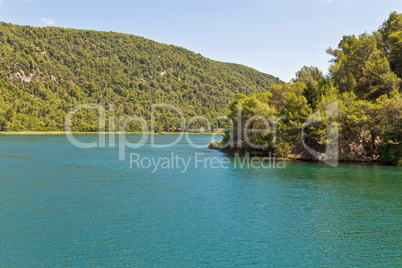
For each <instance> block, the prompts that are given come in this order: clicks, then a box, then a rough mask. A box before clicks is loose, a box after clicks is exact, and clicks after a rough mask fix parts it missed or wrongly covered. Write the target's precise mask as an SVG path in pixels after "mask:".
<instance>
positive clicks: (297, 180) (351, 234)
mask: <svg viewBox="0 0 402 268" xmlns="http://www.w3.org/2000/svg"><path fill="white" fill-rule="evenodd" d="M176 137H177V136H170V135H163V136H156V137H155V138H156V142H157V143H158V144H166V143H168V142H169V141H172V140H174V139H176ZM79 139H80V140H81V141H86V142H90V141H94V140H96V136H91V135H87V136H79ZM131 139H132V140H136V139H138V136H135V135H134V136H131ZM191 139H192V140H193V142H194V143H196V144H208V141H209V140H210V139H211V137H210V136H192V137H191ZM172 152H173V153H174V154H175V155H174V156H178V157H183V158H184V159H191V161H190V162H189V166H188V168H187V170H186V171H185V172H184V170H183V169H180V167H179V166H177V167H174V168H170V169H168V168H165V169H162V168H160V169H157V170H156V171H155V172H154V173H153V169H152V168H148V169H145V168H142V169H138V168H137V166H136V165H135V163H134V165H133V168H132V169H130V161H129V159H130V158H129V154H130V153H136V154H138V156H140V157H141V159H145V158H147V157H148V158H147V159H150V158H152V157H153V158H155V159H157V158H158V157H165V158H164V159H165V160H166V159H168V158H170V159H171V157H172V155H171V153H172ZM195 153H198V154H200V155H199V156H202V157H203V159H205V158H207V157H209V158H214V159H218V160H223V162H224V163H223V164H222V167H219V168H208V167H209V166H207V168H204V167H203V166H202V165H203V164H204V163H202V162H199V163H198V164H197V168H196V163H195V162H194V159H195ZM226 160H227V161H228V162H225V161H226ZM237 160H238V159H236V158H226V156H225V155H224V154H222V153H221V152H218V151H215V150H209V149H203V148H201V149H196V148H193V147H191V146H190V145H189V144H188V142H187V141H186V140H185V139H184V140H182V141H181V142H180V143H179V144H177V145H175V146H174V147H172V148H159V149H158V148H151V146H150V144H149V143H148V144H146V145H144V146H143V147H141V148H137V149H127V153H126V160H125V161H119V153H118V148H94V149H79V148H76V147H74V146H73V145H72V144H70V143H69V142H68V140H67V139H66V137H65V136H0V266H7V267H15V266H19V267H37V266H45V267H52V266H119V267H120V266H132V265H136V266H170V267H171V266H175V267H177V266H246V265H247V266H253V265H256V266H264V265H270V266H289V265H291V266H317V265H327V266H346V265H347V266H352V265H361V266H366V265H375V266H401V265H402V260H401V255H402V176H401V175H402V169H401V168H398V167H394V166H378V165H355V164H353V165H352V164H341V165H340V166H339V167H337V168H332V167H330V166H327V165H325V164H318V163H305V162H286V163H284V164H285V166H284V168H276V166H277V164H275V165H273V164H272V165H271V168H258V167H254V168H253V167H249V168H246V167H243V168H239V166H237V167H235V165H236V163H237V162H236V161H237ZM214 161H215V160H214ZM225 163H226V164H225ZM143 164H147V163H146V161H145V160H144V162H143ZM282 164H283V163H282ZM215 166H216V165H214V166H213V167H215ZM274 167H275V168H274ZM281 167H283V166H281Z"/></svg>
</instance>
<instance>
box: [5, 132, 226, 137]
mask: <svg viewBox="0 0 402 268" xmlns="http://www.w3.org/2000/svg"><path fill="white" fill-rule="evenodd" d="M67 133H71V134H74V135H99V134H105V135H109V134H115V135H119V134H123V133H124V134H128V135H133V134H148V135H151V134H154V135H180V134H183V135H185V134H188V135H214V134H215V135H223V134H224V133H220V132H218V133H213V132H206V133H191V132H183V133H181V132H161V133H152V132H74V131H73V132H65V131H6V132H4V131H0V136H23V135H65V134H67Z"/></svg>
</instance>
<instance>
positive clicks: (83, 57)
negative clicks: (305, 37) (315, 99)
mask: <svg viewBox="0 0 402 268" xmlns="http://www.w3.org/2000/svg"><path fill="white" fill-rule="evenodd" d="M271 84H282V82H281V81H280V80H279V79H278V78H276V77H273V76H271V75H268V74H264V73H261V72H258V71H256V70H254V69H251V68H249V67H245V66H242V65H238V64H230V63H223V62H217V61H213V60H210V59H207V58H205V57H203V56H201V55H200V54H196V53H193V52H191V51H188V50H186V49H183V48H181V47H176V46H172V45H165V44H160V43H157V42H154V41H151V40H148V39H145V38H142V37H138V36H134V35H128V34H120V33H113V32H98V31H89V30H74V29H64V28H58V27H45V28H36V27H30V26H18V25H12V24H7V23H0V93H1V96H0V131H24V130H38V131H41V130H62V129H63V124H64V117H65V115H66V112H68V111H69V110H70V108H71V107H73V106H74V105H76V104H79V103H99V102H105V103H106V104H107V105H108V104H114V105H115V106H116V112H115V115H117V116H122V115H125V116H127V115H139V116H143V117H145V118H147V119H149V118H150V105H151V104H153V103H169V104H173V105H176V106H178V107H180V108H181V109H182V110H183V112H184V113H185V115H186V116H192V115H204V116H206V117H208V118H213V117H215V116H217V115H224V114H226V113H227V112H228V108H227V107H228V104H229V103H230V102H231V101H232V100H233V99H234V97H235V95H236V93H243V94H250V93H253V92H266V91H267V90H268V89H269V88H270V85H271ZM79 118H80V119H82V120H81V122H80V123H77V124H75V125H74V130H78V131H96V130H97V123H96V120H97V118H96V113H95V112H94V111H90V110H88V111H84V112H82V113H81V114H80V115H79ZM175 118H176V119H175ZM157 120H158V122H159V123H160V124H159V125H158V128H159V129H160V130H163V128H164V129H172V128H174V127H175V126H177V116H176V115H174V116H173V115H172V114H170V111H166V112H164V113H160V114H158V115H157ZM214 124H215V126H217V122H215V123H214ZM136 128H137V127H136V126H134V125H133V126H132V129H131V130H136Z"/></svg>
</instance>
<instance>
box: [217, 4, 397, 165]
mask: <svg viewBox="0 0 402 268" xmlns="http://www.w3.org/2000/svg"><path fill="white" fill-rule="evenodd" d="M328 53H329V54H331V55H332V56H333V64H332V65H331V67H330V70H329V71H330V73H329V75H328V76H324V75H323V73H322V72H321V71H320V70H318V69H317V68H316V67H303V68H302V69H301V70H300V71H299V72H298V73H297V74H296V76H297V77H296V79H294V81H293V82H292V83H289V84H284V85H276V86H272V88H271V90H270V91H269V92H266V93H257V94H251V95H249V96H246V95H243V94H239V95H238V96H237V97H236V100H234V101H233V103H232V104H231V105H230V113H229V116H230V118H231V119H232V121H233V122H235V123H236V122H238V112H237V109H238V108H237V107H238V103H239V102H240V103H241V104H242V106H243V111H242V113H241V117H242V118H241V119H242V122H246V121H247V120H249V119H250V118H253V117H255V116H261V117H264V118H266V119H267V120H269V121H270V120H271V118H280V117H283V119H281V120H280V121H279V123H278V125H277V138H276V139H275V138H274V137H273V131H265V132H257V131H253V130H255V129H261V128H264V124H263V122H262V121H261V120H255V121H251V122H252V123H251V124H250V125H249V126H248V127H247V126H246V125H245V124H242V125H239V124H236V126H235V127H236V131H235V132H234V133H232V135H231V133H230V132H228V133H226V135H225V137H224V140H223V141H222V145H224V144H227V143H228V141H230V140H231V139H233V140H234V141H235V143H234V144H233V146H231V147H226V148H225V149H226V150H229V151H234V152H242V153H253V154H258V155H268V154H269V153H275V154H276V155H277V156H282V157H287V158H294V159H313V158H314V157H313V156H312V155H311V154H310V153H308V152H307V150H306V147H305V146H304V145H303V142H304V143H305V144H307V146H309V147H310V148H313V149H314V150H316V151H318V152H325V149H326V144H327V143H331V140H329V139H328V135H327V132H326V131H327V124H332V123H336V124H338V127H339V147H338V148H335V149H337V150H338V155H339V159H340V160H348V161H382V162H386V163H398V162H399V164H400V165H402V94H401V88H402V82H401V78H402V14H398V13H395V12H393V13H392V14H391V15H390V17H389V19H388V20H387V21H385V22H384V24H383V25H382V26H381V27H380V28H379V30H378V31H375V32H373V33H372V34H368V33H364V34H362V35H360V36H358V37H356V36H354V35H352V36H344V37H343V39H342V40H341V41H340V43H339V45H338V48H337V49H332V48H329V49H328ZM331 103H335V104H336V105H337V106H338V108H339V111H338V113H336V114H335V113H334V114H333V115H334V117H330V116H329V115H328V114H327V113H326V108H327V107H328V105H330V104H331ZM314 114H315V115H314ZM313 115H314V116H315V117H316V118H319V119H321V121H320V122H316V123H314V124H310V125H309V126H308V127H306V128H305V131H304V135H303V136H302V128H303V125H304V124H305V122H306V120H308V118H314V116H313ZM270 122H271V124H272V123H273V122H272V121H270ZM239 129H241V131H240V132H238V130H239ZM246 132H247V133H248V137H249V139H250V140H251V141H252V143H253V144H256V145H261V146H262V147H264V146H265V148H264V149H256V148H253V147H252V146H250V145H249V143H247V142H246V137H245V134H246ZM233 136H234V137H233ZM325 157H327V156H326V155H321V156H320V157H319V158H320V159H321V160H325Z"/></svg>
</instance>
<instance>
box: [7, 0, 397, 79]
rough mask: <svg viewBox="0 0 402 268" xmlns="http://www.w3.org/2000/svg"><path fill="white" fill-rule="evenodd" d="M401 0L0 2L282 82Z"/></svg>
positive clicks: (33, 17)
mask: <svg viewBox="0 0 402 268" xmlns="http://www.w3.org/2000/svg"><path fill="white" fill-rule="evenodd" d="M391 11H398V12H402V1H401V0H383V1H379V0H376V1H374V0H298V1H296V0H278V1H270V0H265V1H257V0H249V1H237V0H231V1H227V0H213V1H211V0H202V1H198V0H197V1H190V0H187V1H184V0H170V1H161V0H159V1H157V0H144V1H136V0H133V1H129V0H114V1H110V0H108V1H103V0H97V1H95V0H86V1H84V0H80V1H76V0H68V1H67V0H0V20H1V21H5V22H11V23H14V24H22V25H32V26H61V27H68V28H77V29H93V30H103V31H115V32H123V33H130V34H134V35H139V36H143V37H146V38H149V39H152V40H155V41H158V42H161V43H166V44H174V45H177V46H181V47H184V48H187V49H189V50H191V51H195V52H197V53H201V54H202V55H204V56H206V57H208V58H211V59H214V60H219V61H226V62H235V63H240V64H244V65H246V66H250V67H252V68H254V69H257V70H259V71H262V72H265V73H269V74H273V75H274V76H278V77H279V78H281V79H282V80H285V81H289V80H290V79H291V78H293V77H294V74H295V72H297V71H298V70H300V69H301V68H302V67H303V66H304V65H314V66H317V67H319V68H320V69H321V70H322V71H323V72H324V73H326V72H327V69H328V66H329V63H328V61H329V60H330V59H331V57H330V56H329V55H327V54H326V52H325V51H326V49H327V48H328V47H329V46H332V47H336V46H337V44H338V43H339V41H340V39H341V38H342V36H343V35H345V34H356V35H358V34H360V33H363V32H365V31H367V32H371V31H373V30H377V29H378V27H379V25H381V24H382V23H383V22H384V21H385V20H386V19H387V18H388V15H389V13H390V12H391Z"/></svg>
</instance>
